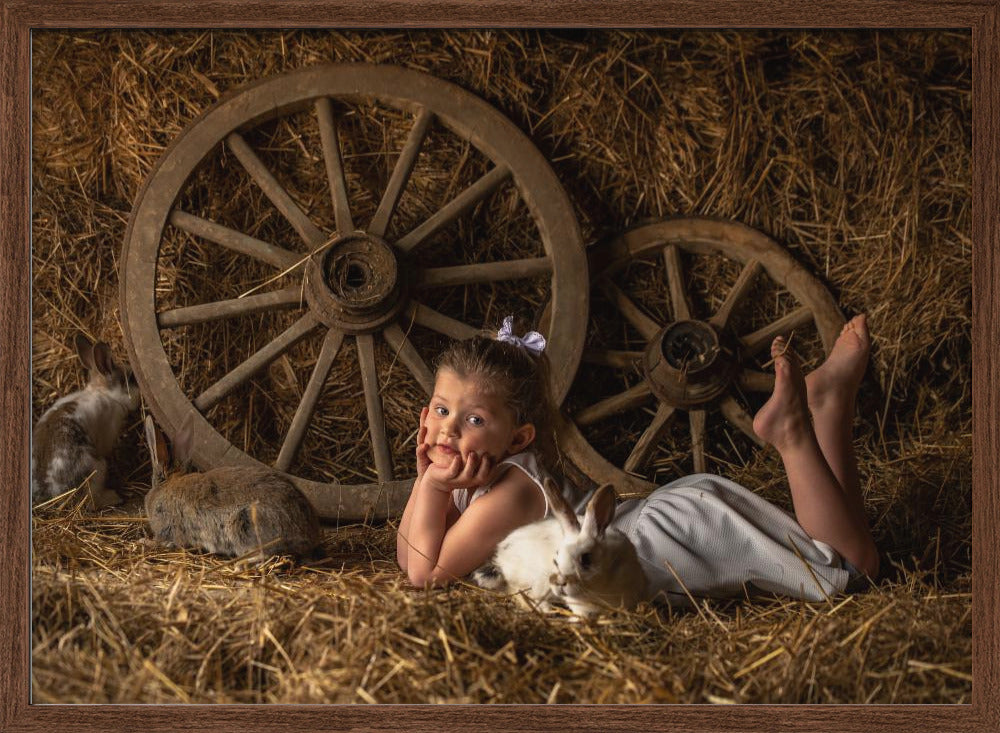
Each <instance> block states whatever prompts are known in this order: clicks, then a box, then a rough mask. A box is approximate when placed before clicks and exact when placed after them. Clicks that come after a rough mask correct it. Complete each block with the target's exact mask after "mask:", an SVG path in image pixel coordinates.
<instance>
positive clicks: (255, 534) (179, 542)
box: [145, 415, 322, 560]
mask: <svg viewBox="0 0 1000 733" xmlns="http://www.w3.org/2000/svg"><path fill="white" fill-rule="evenodd" d="M145 425H146V442H147V443H148V444H149V452H150V456H151V460H152V464H153V485H152V488H151V489H150V490H149V493H148V494H146V501H145V507H146V515H147V516H148V517H149V526H150V529H152V531H153V535H154V536H155V537H156V539H157V540H159V541H160V542H164V543H166V544H169V545H174V546H176V547H185V548H194V549H201V550H207V551H208V552H213V553H215V554H218V555H226V556H230V557H240V556H244V555H251V553H254V551H255V550H256V551H257V552H256V554H253V555H252V557H251V559H253V560H262V559H264V558H265V557H267V556H269V555H292V556H295V557H297V558H302V557H304V556H307V555H311V556H318V555H320V554H322V553H321V551H320V541H321V533H320V526H319V519H318V518H317V516H316V511H315V509H313V506H312V504H310V503H309V500H308V499H307V498H306V497H305V495H304V494H303V493H302V492H301V491H300V490H299V489H298V488H297V487H296V486H295V484H293V483H292V482H291V481H289V480H288V479H286V478H285V477H284V476H282V475H281V474H279V473H278V472H276V471H272V470H271V469H268V468H245V467H235V466H224V467H220V468H213V469H211V470H209V471H205V472H203V473H185V470H186V466H187V462H188V459H189V457H190V449H191V441H192V437H193V434H192V429H191V423H190V421H188V422H186V423H185V424H184V425H183V426H182V427H181V429H180V430H179V431H178V433H177V436H176V438H175V440H174V441H173V447H174V458H175V463H177V464H178V465H179V466H180V470H179V471H178V472H174V473H172V474H171V475H170V476H168V477H166V478H165V479H164V466H165V465H166V463H167V454H168V451H167V445H166V441H165V439H164V437H163V433H162V432H160V430H159V429H158V428H157V427H156V425H155V424H154V423H153V418H152V417H151V416H149V415H147V416H146V423H145Z"/></svg>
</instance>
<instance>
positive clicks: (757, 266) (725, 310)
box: [708, 260, 764, 329]
mask: <svg viewBox="0 0 1000 733" xmlns="http://www.w3.org/2000/svg"><path fill="white" fill-rule="evenodd" d="M763 269H764V266H763V265H762V264H761V263H760V260H751V261H750V262H748V263H747V264H746V265H744V266H743V269H742V270H741V271H740V276H739V277H738V278H736V282H735V284H734V285H733V287H732V288H730V290H729V293H727V294H726V300H725V302H724V303H723V304H722V306H721V307H720V308H719V310H718V311H716V313H715V315H714V316H712V317H711V318H709V319H708V322H709V323H711V324H712V325H713V326H715V327H716V328H718V329H723V328H725V327H726V326H727V325H728V324H729V319H730V318H731V317H732V315H733V309H734V308H736V306H737V305H739V304H740V303H741V302H743V299H744V298H745V297H746V296H747V294H748V293H749V292H750V288H751V287H752V286H753V281H754V278H756V277H757V275H758V273H760V271H761V270H763Z"/></svg>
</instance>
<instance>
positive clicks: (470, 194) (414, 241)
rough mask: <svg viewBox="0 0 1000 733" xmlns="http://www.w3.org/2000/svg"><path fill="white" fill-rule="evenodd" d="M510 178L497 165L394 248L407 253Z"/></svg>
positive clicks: (507, 172)
mask: <svg viewBox="0 0 1000 733" xmlns="http://www.w3.org/2000/svg"><path fill="white" fill-rule="evenodd" d="M509 177H510V169H509V168H507V166H505V165H498V166H496V167H495V168H493V169H492V170H490V172H489V173H487V174H485V175H484V176H482V177H481V178H480V179H479V180H477V181H476V182H475V183H473V184H472V185H471V186H469V187H468V188H466V189H465V190H464V191H462V192H461V193H460V194H458V195H457V196H456V197H455V198H453V199H452V200H451V201H449V202H448V203H447V204H445V205H444V206H442V207H441V208H440V209H438V210H437V211H435V212H434V213H433V214H432V215H431V216H430V218H428V219H427V221H425V222H424V223H423V224H421V225H420V226H418V227H417V228H416V229H414V230H413V231H411V232H410V233H409V234H407V235H406V236H403V237H400V238H399V240H397V242H396V246H397V247H399V248H400V249H401V250H402V251H404V252H409V251H410V250H411V249H413V248H414V247H416V246H417V245H418V244H420V243H421V242H423V241H424V240H425V239H427V238H428V237H430V236H433V235H434V234H435V233H436V232H437V231H438V230H440V229H442V228H444V227H446V226H448V225H449V224H451V222H453V221H455V219H457V218H458V217H460V216H461V215H462V214H464V213H465V212H466V211H468V210H469V209H471V208H472V207H473V206H475V205H476V204H478V203H479V202H480V201H482V200H483V199H485V198H486V197H488V196H489V195H490V194H492V193H493V192H494V191H496V190H497V189H498V188H499V187H500V186H501V185H502V184H503V182H504V181H506V180H507V179H508V178H509Z"/></svg>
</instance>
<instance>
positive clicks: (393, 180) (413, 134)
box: [368, 108, 433, 237]
mask: <svg viewBox="0 0 1000 733" xmlns="http://www.w3.org/2000/svg"><path fill="white" fill-rule="evenodd" d="M431 117H433V113H432V112H431V111H430V110H429V109H426V108H424V109H421V110H420V114H418V115H417V119H416V121H415V122H414V123H413V128H412V129H411V130H410V134H409V136H408V137H407V138H406V143H405V144H404V145H403V150H402V152H400V154H399V158H398V159H397V160H396V167H395V168H393V169H392V175H391V176H390V177H389V183H388V184H387V185H386V187H385V193H383V194H382V200H381V201H379V204H378V210H377V211H376V212H375V216H374V217H372V222H371V224H369V225H368V232H369V233H370V234H374V235H375V236H377V237H384V236H385V233H386V231H387V230H388V229H389V220H390V219H391V218H392V215H393V212H395V211H396V206H397V205H398V204H399V199H400V197H401V196H402V195H403V189H404V188H406V183H407V181H409V180H410V173H412V172H413V166H414V165H415V164H416V162H417V155H418V154H419V153H420V147H421V146H422V145H423V144H424V138H425V137H426V136H427V128H428V126H429V125H430V123H431Z"/></svg>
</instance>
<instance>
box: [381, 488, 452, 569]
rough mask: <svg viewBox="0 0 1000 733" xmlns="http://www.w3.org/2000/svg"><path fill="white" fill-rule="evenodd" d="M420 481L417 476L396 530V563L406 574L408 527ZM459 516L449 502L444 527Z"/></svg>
mask: <svg viewBox="0 0 1000 733" xmlns="http://www.w3.org/2000/svg"><path fill="white" fill-rule="evenodd" d="M420 479H421V477H420V476H418V477H417V478H416V480H415V481H414V482H413V488H412V489H410V498H409V499H408V500H407V502H406V509H404V510H403V517H402V518H401V519H400V520H399V528H398V529H397V530H396V562H397V563H399V568H400V570H402V571H403V572H406V571H407V569H408V567H409V562H408V561H407V559H408V557H409V554H410V525H411V523H412V520H413V511H414V506H415V505H416V503H417V492H418V491H419V490H420ZM460 516H461V514H460V513H459V511H458V507H457V506H455V502H454V501H451V502H450V506H449V507H448V511H447V514H446V515H445V527H446V528H447V527H450V526H451V525H453V524H454V523H455V522H456V520H458V518H459V517H460Z"/></svg>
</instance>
